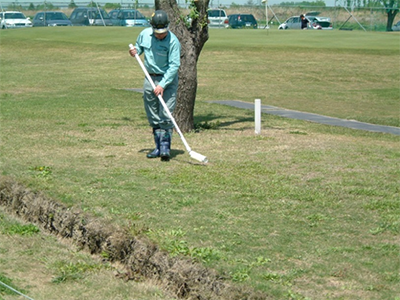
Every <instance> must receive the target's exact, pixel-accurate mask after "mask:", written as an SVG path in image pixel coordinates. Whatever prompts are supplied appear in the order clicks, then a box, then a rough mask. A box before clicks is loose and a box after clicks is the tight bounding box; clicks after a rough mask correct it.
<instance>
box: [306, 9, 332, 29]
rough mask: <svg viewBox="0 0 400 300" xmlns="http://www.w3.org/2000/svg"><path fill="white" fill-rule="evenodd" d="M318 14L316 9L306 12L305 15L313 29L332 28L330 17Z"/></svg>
mask: <svg viewBox="0 0 400 300" xmlns="http://www.w3.org/2000/svg"><path fill="white" fill-rule="evenodd" d="M319 14H320V12H318V11H312V12H308V13H306V15H305V17H306V18H307V19H308V20H309V21H310V23H311V27H312V28H314V29H332V22H331V19H330V18H328V17H320V16H319ZM319 27H321V28H319Z"/></svg>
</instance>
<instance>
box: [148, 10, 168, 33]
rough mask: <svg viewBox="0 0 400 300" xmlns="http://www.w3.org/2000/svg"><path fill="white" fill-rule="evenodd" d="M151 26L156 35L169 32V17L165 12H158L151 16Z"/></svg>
mask: <svg viewBox="0 0 400 300" xmlns="http://www.w3.org/2000/svg"><path fill="white" fill-rule="evenodd" d="M150 24H151V26H152V27H153V31H154V32H155V33H164V32H167V31H168V24H169V20H168V16H167V13H166V12H165V11H163V10H156V11H155V12H154V13H153V15H152V16H151V20H150Z"/></svg>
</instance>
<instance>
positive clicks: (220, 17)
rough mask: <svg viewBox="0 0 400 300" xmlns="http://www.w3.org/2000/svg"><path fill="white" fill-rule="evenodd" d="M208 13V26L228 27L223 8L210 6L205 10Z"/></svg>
mask: <svg viewBox="0 0 400 300" xmlns="http://www.w3.org/2000/svg"><path fill="white" fill-rule="evenodd" d="M207 15H208V27H214V28H228V27H229V19H228V16H227V14H226V12H225V10H223V9H219V8H211V9H209V10H208V11H207Z"/></svg>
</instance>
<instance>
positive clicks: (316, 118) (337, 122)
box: [208, 100, 400, 135]
mask: <svg viewBox="0 0 400 300" xmlns="http://www.w3.org/2000/svg"><path fill="white" fill-rule="evenodd" d="M208 102H209V103H218V104H223V105H228V106H233V107H237V108H243V109H250V110H254V103H248V102H242V101H236V100H216V101H208ZM261 112H262V113H266V114H271V115H275V116H281V117H285V118H291V119H297V120H306V121H310V122H315V123H321V124H326V125H332V126H342V127H348V128H353V129H359V130H366V131H373V132H384V133H390V134H395V135H400V128H399V127H393V126H383V125H374V124H369V123H363V122H358V121H353V120H342V119H338V118H332V117H327V116H321V115H317V114H311V113H305V112H300V111H295V110H289V109H283V108H279V107H275V106H270V105H261Z"/></svg>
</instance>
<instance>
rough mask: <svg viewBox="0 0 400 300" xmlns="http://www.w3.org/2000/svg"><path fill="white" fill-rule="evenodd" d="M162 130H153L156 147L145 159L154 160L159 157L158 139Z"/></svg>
mask: <svg viewBox="0 0 400 300" xmlns="http://www.w3.org/2000/svg"><path fill="white" fill-rule="evenodd" d="M162 132H163V131H162V130H161V129H159V128H157V129H156V128H153V136H154V142H155V144H156V147H155V148H154V150H153V151H152V152H150V153H148V154H147V158H156V157H160V138H161V134H162Z"/></svg>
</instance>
